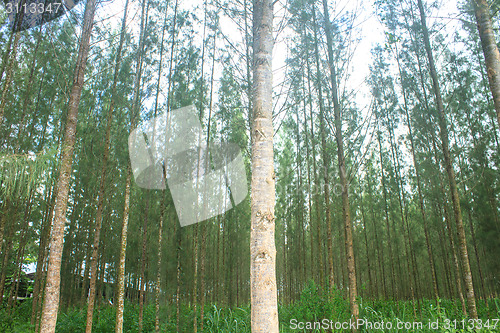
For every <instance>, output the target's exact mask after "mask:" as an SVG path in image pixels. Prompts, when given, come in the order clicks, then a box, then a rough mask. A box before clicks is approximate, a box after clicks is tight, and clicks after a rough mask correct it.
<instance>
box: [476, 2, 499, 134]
mask: <svg viewBox="0 0 500 333" xmlns="http://www.w3.org/2000/svg"><path fill="white" fill-rule="evenodd" d="M471 2H472V4H473V6H474V12H475V14H476V22H477V29H478V30H479V38H480V39H481V46H482V48H483V53H484V60H485V63H486V72H487V73H488V81H489V83H490V90H491V94H492V96H493V103H494V105H495V110H496V112H497V120H498V124H499V125H500V52H499V51H498V46H497V43H496V41H495V32H494V31H493V25H492V23H491V17H490V13H489V6H488V2H487V1H486V0H471Z"/></svg>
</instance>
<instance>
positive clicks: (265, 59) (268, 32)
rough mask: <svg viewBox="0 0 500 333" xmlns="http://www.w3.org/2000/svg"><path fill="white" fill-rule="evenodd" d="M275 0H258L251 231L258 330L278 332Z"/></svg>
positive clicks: (253, 301)
mask: <svg viewBox="0 0 500 333" xmlns="http://www.w3.org/2000/svg"><path fill="white" fill-rule="evenodd" d="M272 33H273V2H272V1H271V0H254V2H253V78H254V82H253V103H252V104H253V112H252V116H253V117H252V119H253V122H252V130H251V136H252V182H251V187H252V189H251V231H250V283H251V327H252V332H254V333H258V332H262V333H276V332H278V331H279V326H278V302H277V287H276V247H275V243H274V229H275V216H274V206H275V200H276V198H275V188H274V185H275V174H274V164H273V155H274V152H273V134H274V130H273V124H272V110H273V101H272V92H273V86H272V51H273V44H274V40H273V35H272Z"/></svg>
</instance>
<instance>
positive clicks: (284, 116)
mask: <svg viewBox="0 0 500 333" xmlns="http://www.w3.org/2000/svg"><path fill="white" fill-rule="evenodd" d="M456 6H457V9H458V11H459V12H460V15H459V16H458V17H457V19H456V20H442V19H439V18H438V19H436V18H435V17H433V15H434V14H435V13H436V12H437V10H438V4H436V3H431V2H430V1H429V2H425V1H423V0H404V1H396V0H376V1H375V2H374V3H373V8H374V15H376V17H377V19H378V20H379V22H380V23H381V24H382V25H383V28H384V34H385V41H384V43H383V44H381V45H377V46H375V47H374V48H373V50H372V54H371V58H372V62H371V66H370V73H369V75H368V77H367V78H366V83H367V87H368V90H367V95H368V98H367V99H366V98H363V96H361V95H362V92H360V91H357V90H356V89H353V88H352V85H351V84H349V82H350V78H351V77H352V75H353V74H354V73H355V72H356V70H357V68H356V63H353V59H355V57H354V56H355V54H356V52H357V51H356V45H357V42H358V39H359V38H360V37H359V29H360V24H361V23H360V17H359V14H360V12H359V11H360V9H359V8H358V9H356V8H354V7H353V8H354V9H352V10H351V9H346V8H345V4H342V3H337V2H331V1H327V0H321V1H314V0H289V1H288V2H286V3H284V2H275V3H274V7H275V8H274V13H275V15H276V18H275V19H274V28H273V2H272V1H269V0H262V1H257V0H255V1H254V3H253V4H252V3H251V2H250V1H247V0H236V1H226V2H220V1H211V0H206V1H204V2H203V3H202V4H200V5H199V7H197V8H196V9H186V8H184V7H183V4H182V3H181V2H180V1H178V0H172V1H167V2H162V1H155V0H136V1H132V0H124V1H123V2H120V3H119V2H118V0H115V2H114V3H111V4H106V3H105V2H99V1H96V0H88V1H86V2H84V3H83V2H82V4H81V5H79V6H77V7H75V8H74V9H73V10H72V11H70V12H68V13H67V14H66V15H64V16H63V17H61V18H60V19H58V20H53V21H51V22H49V23H46V24H43V25H41V26H37V27H34V28H31V29H29V30H25V31H22V32H10V31H9V30H8V29H7V28H5V27H4V28H3V29H1V30H0V41H1V42H0V47H1V65H0V66H1V67H0V98H1V100H0V147H1V151H0V207H1V210H0V246H1V255H0V267H1V271H0V295H3V305H2V307H3V309H4V310H3V311H5V313H7V314H10V313H12V312H13V311H15V308H16V307H17V306H18V300H17V299H18V296H23V295H25V293H26V291H25V290H22V289H23V286H25V282H26V277H25V272H24V270H23V267H24V266H25V265H26V264H28V263H29V264H34V266H35V267H36V272H35V274H34V284H33V286H32V298H31V299H32V308H31V316H30V317H31V318H30V321H31V325H33V326H32V327H33V329H34V331H36V332H54V331H55V330H56V325H57V318H58V313H59V312H64V311H66V310H69V309H73V308H81V309H84V311H85V312H86V328H85V330H86V332H91V331H92V326H93V323H94V321H95V318H96V314H97V312H98V311H97V309H100V308H103V307H105V306H112V307H114V308H115V309H116V319H115V331H116V332H122V331H123V330H125V331H130V329H129V328H127V323H126V319H125V323H124V311H125V310H124V306H125V300H128V303H127V304H137V305H138V309H139V314H138V323H137V330H138V331H139V332H142V331H148V330H149V328H148V327H149V326H148V327H145V326H144V325H147V324H144V316H145V314H144V311H145V309H147V306H148V305H151V304H154V309H155V314H154V317H155V323H154V330H155V331H157V332H159V331H160V330H162V331H164V330H166V329H172V330H174V329H175V330H176V331H178V332H183V331H194V332H197V331H198V330H199V331H203V330H204V325H205V322H206V318H204V315H205V313H206V312H207V311H208V310H207V307H209V306H210V305H211V304H217V305H218V306H221V307H228V308H236V307H241V306H244V305H246V304H251V325H252V331H253V332H277V331H278V329H279V321H278V304H281V305H287V304H292V303H294V302H295V301H297V300H298V299H299V298H300V294H301V293H302V291H303V290H304V289H305V288H306V286H307V285H308V283H309V282H310V281H314V283H315V285H316V286H318V287H319V288H320V289H322V290H324V291H325V292H326V293H327V294H328V295H329V297H330V298H331V299H332V300H333V298H334V296H335V295H341V296H342V297H344V298H346V299H347V300H348V301H349V306H350V314H351V318H353V319H357V318H358V317H359V316H360V309H359V307H360V299H372V300H375V299H380V300H387V301H390V300H408V301H411V303H412V305H413V312H414V313H417V312H421V308H422V304H423V303H424V300H425V299H432V300H435V301H436V302H437V300H438V299H451V300H456V302H457V306H459V307H460V308H461V311H462V313H463V315H464V316H466V317H467V316H469V317H470V318H477V317H478V312H477V306H476V302H478V301H479V300H481V301H484V302H485V303H486V306H489V305H488V301H491V300H492V299H494V298H497V297H498V292H499V290H500V281H499V276H500V263H499V261H498V260H497V258H498V256H499V255H500V241H499V239H500V209H499V204H498V201H499V199H500V198H499V195H500V177H499V176H500V172H499V164H500V150H499V138H498V136H499V135H500V131H499V129H498V128H499V126H500V54H499V52H498V47H497V43H496V40H498V33H497V32H498V29H497V28H498V27H497V25H496V22H497V21H498V19H497V10H498V9H499V8H500V3H499V2H498V1H493V2H488V1H486V0H469V1H462V2H459V3H457V4H456ZM347 8H351V7H350V6H347ZM111 9H113V11H112V10H111ZM1 15H2V16H1V18H0V19H1V21H2V22H6V20H7V16H6V13H5V12H2V14H1ZM455 21H456V22H459V23H457V24H456V25H457V26H458V27H459V29H457V30H456V31H454V32H453V33H450V34H448V35H446V32H447V31H449V29H447V27H446V24H450V23H449V22H453V24H455V23H456V22H455ZM228 27H229V28H228ZM282 36H285V37H282ZM275 38H277V39H278V40H279V39H280V38H285V39H286V40H287V45H288V53H287V59H286V60H285V62H284V64H285V65H284V67H283V68H280V69H279V73H283V74H284V80H283V81H282V82H278V83H276V82H275V83H274V84H273V81H272V74H273V70H272V63H273V59H272V55H273V45H274V43H275ZM366 56H367V57H368V56H369V55H366ZM364 100H368V103H367V104H366V105H364V104H363V103H362V102H363V101H364ZM191 104H193V105H195V106H196V109H197V110H198V112H199V119H200V122H201V123H202V124H203V128H204V131H205V132H206V136H207V144H211V143H224V142H232V143H235V144H237V145H238V146H239V147H240V149H241V151H242V154H243V158H244V163H245V166H246V170H247V179H248V184H249V185H250V186H249V188H250V191H249V192H250V195H249V196H248V197H247V198H246V199H245V200H244V201H243V202H242V203H240V204H239V205H237V206H236V207H235V208H233V209H231V210H230V211H228V212H226V213H225V214H222V215H219V216H216V217H214V218H211V219H209V220H207V221H204V222H201V223H198V224H194V225H191V226H187V227H183V228H181V227H180V225H179V221H178V218H177V213H176V210H175V207H174V203H173V200H172V197H171V195H170V192H169V190H168V189H167V190H165V191H161V190H147V189H143V188H140V187H138V186H137V185H136V184H135V182H134V177H133V174H132V170H131V166H130V160H129V151H128V136H129V134H130V132H131V131H132V130H134V129H135V128H136V127H137V126H140V124H141V123H142V122H143V121H147V120H150V119H152V118H153V117H157V116H158V115H161V114H166V113H168V112H170V111H171V110H175V109H178V108H180V107H183V106H187V105H191ZM273 125H274V126H273ZM273 138H274V140H273ZM273 141H274V146H273ZM273 148H274V149H273ZM165 304H168V305H171V306H172V308H173V309H175V311H167V312H164V308H163V305H165ZM183 307H184V308H186V307H187V308H189V309H190V311H192V313H193V316H192V321H190V322H189V323H187V322H183V320H182V316H181V312H182V311H183V310H182V309H183ZM162 311H163V312H162ZM172 322H173V323H175V324H174V325H173V326H168V323H172ZM124 325H125V327H124ZM167 327H168V328H167Z"/></svg>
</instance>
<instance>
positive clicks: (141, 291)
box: [139, 141, 154, 333]
mask: <svg viewBox="0 0 500 333" xmlns="http://www.w3.org/2000/svg"><path fill="white" fill-rule="evenodd" d="M153 142H154V141H153ZM149 200H150V197H149V194H146V210H145V212H144V224H143V225H142V256H141V282H140V284H139V333H142V323H143V317H144V297H145V293H146V284H147V283H146V262H147V258H146V242H147V232H148V217H149V216H148V214H149Z"/></svg>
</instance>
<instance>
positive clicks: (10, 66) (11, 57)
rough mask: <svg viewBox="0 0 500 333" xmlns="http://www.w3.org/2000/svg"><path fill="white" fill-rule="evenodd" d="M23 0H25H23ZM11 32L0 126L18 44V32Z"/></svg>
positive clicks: (1, 99)
mask: <svg viewBox="0 0 500 333" xmlns="http://www.w3.org/2000/svg"><path fill="white" fill-rule="evenodd" d="M23 1H25V0H23ZM21 12H22V11H21ZM21 16H22V15H21ZM13 34H15V37H14V45H13V46H12V51H10V54H8V55H7V63H6V67H5V72H6V73H5V80H4V82H3V86H2V94H1V97H0V126H1V125H2V122H3V118H4V113H5V106H6V104H7V93H8V92H9V88H10V83H11V81H12V69H13V67H14V63H15V62H16V55H17V46H18V44H19V36H20V33H19V32H16V33H14V32H13ZM2 74H3V73H2Z"/></svg>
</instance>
